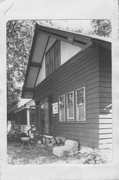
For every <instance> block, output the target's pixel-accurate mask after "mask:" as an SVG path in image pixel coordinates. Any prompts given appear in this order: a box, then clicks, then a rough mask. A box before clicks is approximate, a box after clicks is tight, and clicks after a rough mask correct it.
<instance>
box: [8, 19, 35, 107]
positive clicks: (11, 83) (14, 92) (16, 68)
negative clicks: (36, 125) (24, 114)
mask: <svg viewBox="0 0 119 180" xmlns="http://www.w3.org/2000/svg"><path fill="white" fill-rule="evenodd" d="M33 28H34V21H16V20H13V21H8V23H7V102H8V106H9V105H10V104H11V103H13V102H14V101H15V102H17V101H18V99H19V97H20V95H21V87H20V84H21V83H22V82H23V80H24V75H25V71H26V67H27V62H28V56H29V51H30V46H31V42H32V37H33Z"/></svg>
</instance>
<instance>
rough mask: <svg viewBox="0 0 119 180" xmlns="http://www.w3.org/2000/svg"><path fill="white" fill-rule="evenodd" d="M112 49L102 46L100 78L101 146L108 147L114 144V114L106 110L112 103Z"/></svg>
mask: <svg viewBox="0 0 119 180" xmlns="http://www.w3.org/2000/svg"><path fill="white" fill-rule="evenodd" d="M111 67H112V66H111V51H109V50H108V49H106V48H104V47H100V57H99V72H100V73H99V79H100V94H99V97H100V117H99V123H100V124H99V147H101V148H102V147H104V148H108V147H111V144H112V115H111V114H109V112H106V111H105V108H106V106H108V105H109V104H112V77H111V74H112V73H111Z"/></svg>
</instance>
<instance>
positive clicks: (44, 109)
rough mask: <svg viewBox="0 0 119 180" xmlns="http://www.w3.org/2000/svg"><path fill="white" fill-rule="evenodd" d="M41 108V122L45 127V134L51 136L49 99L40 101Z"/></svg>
mask: <svg viewBox="0 0 119 180" xmlns="http://www.w3.org/2000/svg"><path fill="white" fill-rule="evenodd" d="M40 108H41V111H40V112H41V115H40V117H41V121H42V125H43V133H45V134H49V133H50V132H49V131H50V128H49V100H48V97H47V98H44V99H43V100H41V101H40Z"/></svg>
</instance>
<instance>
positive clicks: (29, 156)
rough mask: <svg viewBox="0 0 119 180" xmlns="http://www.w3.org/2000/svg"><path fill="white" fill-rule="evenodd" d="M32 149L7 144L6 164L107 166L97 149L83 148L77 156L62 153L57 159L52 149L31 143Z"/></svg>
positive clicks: (19, 143)
mask: <svg viewBox="0 0 119 180" xmlns="http://www.w3.org/2000/svg"><path fill="white" fill-rule="evenodd" d="M31 146H32V148H31V149H30V147H29V146H28V145H25V146H24V148H22V143H21V142H10V143H9V142H8V146H7V147H8V150H7V153H8V164H11V165H28V164H32V165H33V164H34V165H40V164H71V163H72V164H108V163H110V153H109V160H108V161H107V160H106V159H105V157H104V156H102V155H101V154H100V151H98V150H97V149H94V150H93V149H90V148H84V149H82V150H81V151H80V152H79V153H77V154H73V155H72V154H68V153H67V152H66V153H64V155H63V157H61V158H58V157H56V156H55V155H53V153H52V147H51V146H46V145H43V144H38V143H32V144H31Z"/></svg>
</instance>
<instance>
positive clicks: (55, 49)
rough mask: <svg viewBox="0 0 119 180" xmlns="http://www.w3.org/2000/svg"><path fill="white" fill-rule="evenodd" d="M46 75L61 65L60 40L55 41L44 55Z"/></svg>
mask: <svg viewBox="0 0 119 180" xmlns="http://www.w3.org/2000/svg"><path fill="white" fill-rule="evenodd" d="M45 63H46V76H48V75H50V74H51V73H52V72H54V71H55V70H56V69H57V68H58V67H59V66H60V65H61V57H60V41H56V42H55V43H54V44H53V45H52V46H51V47H50V49H49V50H48V51H47V53H46V56H45Z"/></svg>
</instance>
